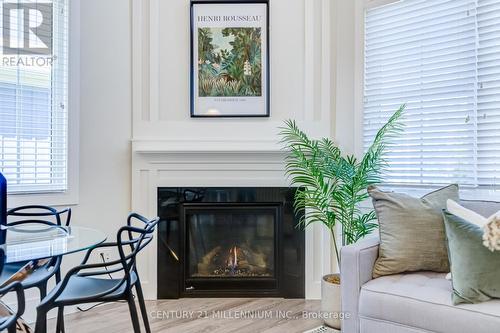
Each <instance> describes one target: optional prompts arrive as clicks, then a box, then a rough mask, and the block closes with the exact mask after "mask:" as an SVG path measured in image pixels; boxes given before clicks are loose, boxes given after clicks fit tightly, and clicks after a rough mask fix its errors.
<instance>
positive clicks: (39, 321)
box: [35, 308, 47, 333]
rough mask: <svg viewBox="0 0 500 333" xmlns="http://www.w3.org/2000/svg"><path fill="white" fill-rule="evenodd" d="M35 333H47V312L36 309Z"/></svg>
mask: <svg viewBox="0 0 500 333" xmlns="http://www.w3.org/2000/svg"><path fill="white" fill-rule="evenodd" d="M35 332H36V333H47V311H46V310H45V309H40V308H38V309H37V310H36V324H35Z"/></svg>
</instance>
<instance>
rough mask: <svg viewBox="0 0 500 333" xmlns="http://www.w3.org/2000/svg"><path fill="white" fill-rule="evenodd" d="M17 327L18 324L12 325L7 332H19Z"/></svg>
mask: <svg viewBox="0 0 500 333" xmlns="http://www.w3.org/2000/svg"><path fill="white" fill-rule="evenodd" d="M16 325H17V323H13V324H12V325H10V327H9V328H7V332H8V333H16V332H17V328H16Z"/></svg>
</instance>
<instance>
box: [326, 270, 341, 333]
mask: <svg viewBox="0 0 500 333" xmlns="http://www.w3.org/2000/svg"><path fill="white" fill-rule="evenodd" d="M341 311H342V308H341V306H340V275H339V274H329V275H325V276H323V278H322V279H321V312H322V315H323V318H324V321H325V324H326V325H327V326H330V327H332V328H335V329H340V318H341V314H342V313H341Z"/></svg>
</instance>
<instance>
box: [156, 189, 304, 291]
mask: <svg viewBox="0 0 500 333" xmlns="http://www.w3.org/2000/svg"><path fill="white" fill-rule="evenodd" d="M294 192H295V191H294V190H293V189H288V188H159V189H158V210H159V212H158V213H159V216H160V218H161V221H160V224H159V228H158V232H159V234H158V298H160V299H161V298H180V297H204V296H206V297H263V296H269V297H288V298H303V297H304V288H305V287H304V274H305V272H304V254H305V250H304V232H303V230H301V229H300V228H297V222H298V221H299V218H300V216H299V215H298V214H302V213H303V212H299V213H298V214H296V213H295V211H294V209H293V206H292V203H293V201H292V200H293V195H294Z"/></svg>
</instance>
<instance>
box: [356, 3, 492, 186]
mask: <svg viewBox="0 0 500 333" xmlns="http://www.w3.org/2000/svg"><path fill="white" fill-rule="evenodd" d="M364 48H365V50H364V51H365V59H364V60H365V65H364V71H365V72H364V74H365V75H364V101H363V104H364V114H363V129H364V130H363V145H364V147H365V149H366V147H368V145H369V144H370V143H371V141H372V140H373V136H374V134H375V132H376V131H377V129H378V128H380V127H381V126H382V125H383V124H384V123H385V121H386V120H387V119H388V117H389V116H390V115H391V114H392V113H393V112H394V111H395V110H396V109H397V108H398V106H399V105H401V104H403V103H406V104H407V111H406V115H405V120H404V121H405V124H406V126H405V132H404V135H402V136H401V137H400V138H398V139H397V142H394V143H392V144H391V145H390V147H388V155H387V157H388V162H389V171H388V173H387V175H386V181H387V182H388V183H390V184H397V185H441V184H448V183H452V182H457V183H459V184H461V185H468V186H471V187H479V186H492V187H498V186H499V185H500V1H498V0H452V1H450V0H401V1H397V2H392V3H390V4H387V5H383V6H378V7H375V8H367V9H366V11H365V43H364Z"/></svg>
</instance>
